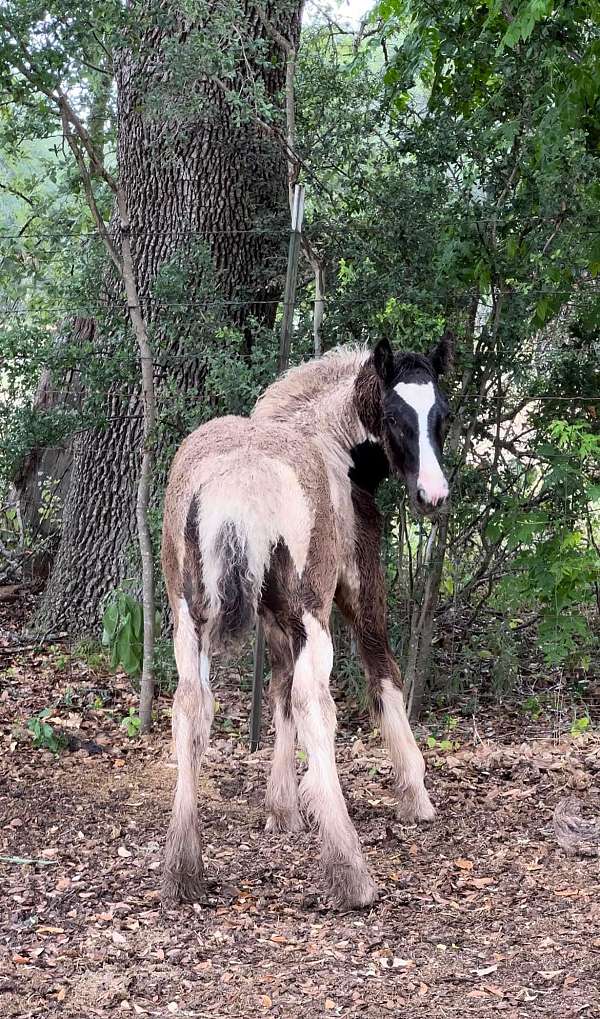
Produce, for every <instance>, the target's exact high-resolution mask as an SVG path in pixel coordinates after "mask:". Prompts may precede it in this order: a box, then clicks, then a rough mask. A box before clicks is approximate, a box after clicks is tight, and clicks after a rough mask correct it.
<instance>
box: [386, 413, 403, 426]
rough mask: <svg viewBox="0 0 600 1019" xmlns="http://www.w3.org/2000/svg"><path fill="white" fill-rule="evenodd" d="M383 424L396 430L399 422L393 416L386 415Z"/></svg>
mask: <svg viewBox="0 0 600 1019" xmlns="http://www.w3.org/2000/svg"><path fill="white" fill-rule="evenodd" d="M385 422H386V424H387V425H392V426H393V427H394V428H397V427H398V426H399V424H400V421H399V420H398V418H397V417H396V415H395V414H386V418H385Z"/></svg>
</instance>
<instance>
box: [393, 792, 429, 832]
mask: <svg viewBox="0 0 600 1019" xmlns="http://www.w3.org/2000/svg"><path fill="white" fill-rule="evenodd" d="M396 814H397V817H398V820H399V821H402V822H403V823H404V824H414V822H415V821H433V819H434V817H435V807H434V805H433V803H432V802H431V800H430V799H429V793H428V792H427V790H426V788H425V786H421V787H420V788H418V789H402V790H400V791H399V792H398V806H397V808H396Z"/></svg>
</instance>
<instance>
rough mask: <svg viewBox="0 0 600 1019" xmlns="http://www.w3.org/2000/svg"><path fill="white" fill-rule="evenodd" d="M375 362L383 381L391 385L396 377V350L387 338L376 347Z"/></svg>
mask: <svg viewBox="0 0 600 1019" xmlns="http://www.w3.org/2000/svg"><path fill="white" fill-rule="evenodd" d="M373 364H374V365H375V371H376V372H377V374H378V375H379V378H380V379H381V381H382V382H383V383H384V384H385V385H386V386H389V385H391V383H392V381H393V378H394V352H393V350H392V348H391V346H390V341H389V340H388V339H387V338H385V339H383V340H380V341H379V343H378V344H377V346H376V347H375V350H374V351H373Z"/></svg>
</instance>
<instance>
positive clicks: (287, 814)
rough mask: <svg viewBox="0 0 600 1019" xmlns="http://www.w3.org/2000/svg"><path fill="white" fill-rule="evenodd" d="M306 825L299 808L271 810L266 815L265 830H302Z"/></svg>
mask: <svg viewBox="0 0 600 1019" xmlns="http://www.w3.org/2000/svg"><path fill="white" fill-rule="evenodd" d="M305 829H306V825H305V823H304V821H303V819H302V815H301V814H300V811H299V810H290V811H282V810H273V811H271V812H270V813H269V814H268V815H267V820H266V822H265V831H266V832H286V831H304V830H305Z"/></svg>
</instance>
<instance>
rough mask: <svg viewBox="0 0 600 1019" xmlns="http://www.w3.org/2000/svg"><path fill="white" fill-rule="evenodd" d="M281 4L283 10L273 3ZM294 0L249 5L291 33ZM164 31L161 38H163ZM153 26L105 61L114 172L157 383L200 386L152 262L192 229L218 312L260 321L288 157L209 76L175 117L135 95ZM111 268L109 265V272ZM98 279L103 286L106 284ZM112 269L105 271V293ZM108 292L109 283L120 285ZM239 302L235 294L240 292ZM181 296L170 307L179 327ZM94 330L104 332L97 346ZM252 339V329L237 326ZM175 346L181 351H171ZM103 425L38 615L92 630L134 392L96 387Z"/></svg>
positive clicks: (149, 68) (120, 537) (119, 508)
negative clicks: (109, 73)
mask: <svg viewBox="0 0 600 1019" xmlns="http://www.w3.org/2000/svg"><path fill="white" fill-rule="evenodd" d="M283 7H285V9H284V10H282V8H283ZM301 7H302V4H301V2H298V3H295V4H294V5H293V6H291V7H288V6H287V5H282V4H278V3H276V2H270V3H268V4H263V5H262V8H261V11H262V12H263V13H264V14H265V15H266V17H267V18H269V19H270V20H271V21H272V22H273V23H274V24H276V25H277V26H278V27H279V28H280V29H281V30H282V31H284V32H285V33H286V35H288V36H289V37H291V38H294V39H297V37H298V33H299V23H300V12H301ZM244 31H245V33H246V35H247V37H248V38H250V39H257V38H259V37H260V38H265V39H267V40H268V36H267V35H266V32H265V28H264V24H263V21H262V20H261V18H260V17H259V16H258V14H257V12H256V9H255V7H253V6H252V5H248V7H247V9H246V21H245V26H244ZM168 42H169V43H170V44H172V42H173V37H171V38H170V39H169V40H168ZM164 47H165V30H164V28H162V27H159V26H156V27H155V28H154V29H152V30H151V31H150V32H149V33H148V35H147V37H146V46H145V47H144V49H143V50H142V55H141V56H140V57H137V58H134V57H133V56H132V54H131V53H130V52H128V51H124V52H123V53H122V54H121V56H120V58H119V62H118V67H117V90H118V125H117V127H118V167H119V170H118V173H119V182H120V184H121V186H122V188H123V192H124V196H125V200H126V203H127V207H128V209H129V211H130V236H131V247H132V256H133V260H134V264H135V271H136V278H137V285H138V292H139V296H140V305H141V309H142V313H143V315H144V319H145V320H146V322H148V323H150V326H151V328H152V330H153V336H154V338H155V343H154V345H155V347H156V337H158V338H159V341H161V342H160V345H161V347H162V349H163V354H164V351H165V349H166V351H167V355H166V358H167V362H168V364H167V369H168V370H167V371H164V370H163V373H162V374H161V377H160V385H163V386H164V384H165V382H170V383H172V382H175V383H176V385H177V387H178V389H179V390H182V389H186V388H187V387H193V388H194V389H201V385H202V373H203V367H202V365H203V356H202V353H203V352H202V351H199V352H198V354H199V356H198V357H196V358H193V359H188V358H186V357H180V356H179V355H181V353H182V336H180V335H177V336H175V335H171V334H170V335H169V336H168V337H165V336H164V335H162V334H161V333H162V332H163V331H161V308H160V305H159V303H158V302H156V301H155V300H153V297H152V286H153V283H154V281H155V279H156V276H157V273H158V272H159V270H160V268H161V267H162V266H163V265H164V264H165V263H166V262H168V261H170V260H171V259H173V257H174V256H175V255H176V253H177V252H179V251H183V252H185V251H186V250H188V249H189V247H190V245H191V244H193V243H194V242H195V241H196V240H197V239H202V240H204V241H205V242H206V243H207V244H208V246H209V248H210V251H211V256H212V262H213V266H214V269H215V271H216V273H217V279H218V286H219V293H218V295H216V296H218V299H219V300H220V299H223V300H224V301H225V302H227V301H232V302H235V307H231V308H230V315H229V317H230V320H231V321H232V322H235V324H237V325H238V326H241V327H242V328H244V327H245V324H246V322H248V321H250V320H252V319H254V318H255V319H258V321H260V322H264V323H266V324H272V323H273V320H274V315H275V304H274V303H271V304H266V303H264V302H265V301H269V300H272V299H273V297H274V296H276V297H279V296H280V293H279V290H280V277H278V275H277V273H275V274H273V273H272V272H271V278H270V280H267V282H265V269H266V267H267V266H269V267H272V266H273V265H274V264H275V265H276V267H277V268H279V270H280V271H281V270H283V268H284V265H285V262H284V260H283V261H282V262H281V263H280V265H278V264H277V255H278V248H279V247H281V254H282V255H283V257H284V251H285V249H284V246H280V245H279V239H278V237H277V231H276V230H273V229H272V231H271V232H270V233H269V232H268V231H267V230H265V231H262V230H257V229H256V228H257V226H259V225H260V224H261V222H262V223H264V221H265V220H266V219H268V220H269V221H270V223H271V224H272V222H273V220H274V219H275V218H276V217H277V216H278V215H280V214H283V215H284V217H285V218H287V217H286V216H285V206H286V161H285V154H284V152H283V151H282V148H281V146H280V144H279V142H278V140H277V138H276V137H271V136H270V135H269V132H268V131H266V130H265V129H264V126H261V125H260V124H259V123H258V122H257V119H251V118H245V119H243V120H242V123H240V122H239V118H238V117H237V116H236V114H235V111H233V110H232V107H231V105H230V103H229V97H228V95H227V91H226V90H224V89H223V88H222V86H221V85H220V83H219V82H214V81H208V82H207V81H206V80H205V79H203V78H202V77H199V79H198V82H197V90H198V94H199V96H201V97H202V100H203V104H202V112H201V113H200V114H198V115H197V116H196V117H194V119H187V120H185V121H181V120H175V119H174V118H172V115H171V119H168V118H167V117H166V116H165V115H164V113H163V115H162V116H161V114H160V112H158V113H157V112H153V114H152V115H151V116H150V115H149V114H148V113H147V112H146V107H145V102H144V100H145V97H146V95H147V94H148V92H149V91H151V89H152V87H153V86H154V85H155V84H157V83H160V84H161V86H162V87H163V89H164V84H165V80H167V79H168V74H169V71H168V68H167V64H166V61H165V57H164ZM254 71H255V73H256V74H257V75H258V76H260V77H261V78H262V80H263V81H264V87H265V91H266V94H267V96H268V97H269V98H270V99H272V100H273V101H276V100H277V98H278V97H279V95H280V93H281V90H282V87H283V85H284V82H285V62H284V61H282V60H279V61H274V62H273V63H272V64H267V65H265V66H261V67H260V68H255V69H254ZM108 279H110V277H108ZM106 285H107V284H106V281H105V286H106ZM120 286H121V284H120V281H116V280H114V288H115V293H116V289H117V287H120ZM119 298H120V299H122V298H121V295H120V294H119ZM242 302H245V303H242ZM193 314H194V302H193V295H191V298H190V306H189V308H188V309H187V310H186V309H181V322H182V323H183V328H182V335H183V331H184V328H185V321H186V317H188V316H193ZM105 341H106V338H105V337H104V338H103V339H102V344H104V343H105ZM249 342H251V337H249ZM178 357H179V359H178ZM107 416H108V419H109V426H108V427H107V428H106V429H104V430H98V431H93V430H92V431H89V432H87V433H85V434H83V435H81V436H78V437H76V439H75V441H74V447H73V463H72V467H71V482H70V487H69V491H68V494H67V499H66V503H65V507H64V513H63V531H62V536H61V542H60V546H59V549H58V552H57V555H56V558H55V562H54V567H53V570H52V573H51V576H50V579H49V582H48V585H47V588H46V592H45V595H44V598H43V601H42V603H41V606H40V610H39V615H38V623H39V624H40V625H41V626H43V627H45V628H49V629H55V628H57V627H65V628H68V629H69V630H70V631H71V632H84V631H86V630H87V631H89V630H94V629H95V628H96V627H97V625H98V618H99V605H100V602H101V599H102V598H103V597H104V595H105V594H106V593H107V592H108V591H110V590H111V589H113V588H114V587H115V586H117V585H118V584H119V583H120V582H121V581H122V580H123V579H124V577H125V576H126V574H127V569H128V554H129V551H130V550H131V549H132V548H133V547H134V545H135V541H136V538H135V528H136V505H135V493H136V482H137V474H138V471H139V449H140V439H141V411H140V394H139V392H132V393H130V394H128V395H127V396H126V397H125V398H124V396H123V393H122V389H121V388H120V387H119V386H118V385H115V388H114V391H113V392H111V393H110V394H109V396H108V414H107Z"/></svg>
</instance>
